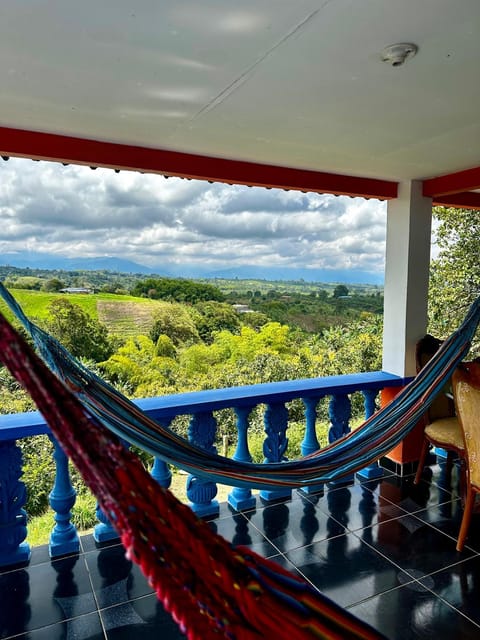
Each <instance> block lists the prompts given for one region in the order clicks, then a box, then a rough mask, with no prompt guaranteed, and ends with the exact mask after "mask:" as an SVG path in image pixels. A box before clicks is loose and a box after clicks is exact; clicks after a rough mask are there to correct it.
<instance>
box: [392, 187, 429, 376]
mask: <svg viewBox="0 0 480 640" xmlns="http://www.w3.org/2000/svg"><path fill="white" fill-rule="evenodd" d="M431 226H432V200H431V198H425V197H423V195H422V183H421V182H419V181H414V182H403V183H400V184H399V190H398V198H397V199H395V200H390V201H389V202H388V208H387V246H386V259H385V261H386V264H385V305H384V331H383V369H384V371H388V372H390V373H394V374H396V375H400V376H414V375H415V344H416V342H417V341H418V340H419V339H420V338H421V337H422V336H424V335H425V333H426V330H427V297H428V272H429V265H430V242H431V239H430V238H431Z"/></svg>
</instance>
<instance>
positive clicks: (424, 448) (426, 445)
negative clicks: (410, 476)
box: [413, 438, 430, 484]
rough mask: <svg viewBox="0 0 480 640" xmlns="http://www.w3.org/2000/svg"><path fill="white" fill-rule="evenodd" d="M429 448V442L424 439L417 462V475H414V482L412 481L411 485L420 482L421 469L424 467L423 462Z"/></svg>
mask: <svg viewBox="0 0 480 640" xmlns="http://www.w3.org/2000/svg"><path fill="white" fill-rule="evenodd" d="M429 446H430V443H429V441H428V440H427V439H426V438H424V439H423V445H422V451H421V453H420V458H419V460H418V467H417V473H416V474H415V480H414V481H413V484H418V483H419V482H420V479H421V477H422V472H423V467H424V466H425V460H426V458H427V453H428V448H429Z"/></svg>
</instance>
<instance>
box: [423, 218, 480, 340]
mask: <svg viewBox="0 0 480 640" xmlns="http://www.w3.org/2000/svg"><path fill="white" fill-rule="evenodd" d="M433 215H434V220H435V221H436V223H437V228H436V232H435V236H436V242H437V245H438V249H439V253H438V256H437V258H435V259H434V260H432V262H431V265H430V287H429V298H428V311H429V331H430V332H431V333H432V334H434V335H436V336H438V337H439V338H446V337H447V336H448V335H449V334H450V333H451V332H452V331H453V330H454V329H456V328H457V327H458V325H459V324H460V322H461V320H462V319H463V317H464V315H465V312H466V310H467V308H468V306H469V305H470V304H471V303H472V302H473V301H474V300H475V298H476V297H477V296H478V295H480V260H479V256H480V216H479V215H478V212H476V211H470V210H468V209H452V208H445V207H434V210H433ZM476 350H477V351H478V346H477V347H476Z"/></svg>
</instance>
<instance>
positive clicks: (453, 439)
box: [425, 417, 465, 450]
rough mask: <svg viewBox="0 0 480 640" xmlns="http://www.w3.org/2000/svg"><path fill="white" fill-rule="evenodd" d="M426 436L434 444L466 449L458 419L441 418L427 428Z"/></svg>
mask: <svg viewBox="0 0 480 640" xmlns="http://www.w3.org/2000/svg"><path fill="white" fill-rule="evenodd" d="M425 435H426V436H427V438H428V439H429V440H431V441H432V442H433V443H434V444H438V445H439V446H444V447H455V449H462V450H463V449H464V447H465V445H464V442H463V434H462V430H461V427H460V424H459V422H458V420H457V418H455V417H454V418H440V419H439V420H434V421H433V422H432V423H431V424H429V425H427V426H426V427H425Z"/></svg>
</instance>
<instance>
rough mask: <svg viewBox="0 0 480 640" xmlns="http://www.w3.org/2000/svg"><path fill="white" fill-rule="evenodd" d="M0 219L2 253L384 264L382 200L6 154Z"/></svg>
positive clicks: (0, 177)
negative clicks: (8, 156) (283, 189)
mask: <svg viewBox="0 0 480 640" xmlns="http://www.w3.org/2000/svg"><path fill="white" fill-rule="evenodd" d="M0 220H1V224H0V255H3V254H5V253H12V252H17V251H25V250H28V251H35V252H46V253H53V254H60V255H62V256H66V257H78V256H82V257H97V256H115V257H121V258H127V259H129V260H133V261H134V262H137V263H139V264H142V265H146V266H149V267H153V268H155V267H158V266H159V265H164V266H168V265H178V264H181V263H183V264H190V265H193V266H195V265H199V266H201V267H202V269H203V270H204V269H205V268H208V269H211V270H216V269H221V268H225V267H230V268H231V267H234V266H239V265H249V266H250V265H252V266H258V267H283V268H287V267H289V268H290V267H291V268H315V269H346V270H361V271H366V272H370V273H374V274H383V271H384V257H385V229H386V204H385V203H383V202H379V201H377V200H364V199H362V198H347V197H335V196H331V195H318V194H304V193H300V192H297V191H282V190H278V189H271V190H267V189H264V188H257V187H252V188H249V187H243V186H230V185H223V184H219V183H214V184H209V183H208V182H203V181H196V180H181V179H178V178H168V179H166V178H164V177H163V176H158V175H148V174H140V173H135V172H129V171H121V172H120V173H115V172H114V171H112V170H109V169H101V168H98V169H96V170H91V169H90V168H89V167H80V166H74V165H69V166H66V167H64V166H63V165H61V164H59V163H49V162H34V161H32V160H26V159H18V158H10V160H8V162H6V161H2V160H0Z"/></svg>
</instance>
